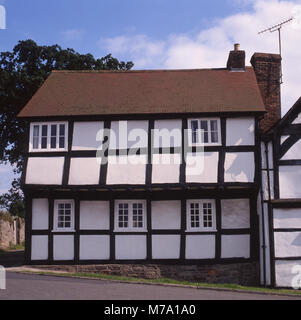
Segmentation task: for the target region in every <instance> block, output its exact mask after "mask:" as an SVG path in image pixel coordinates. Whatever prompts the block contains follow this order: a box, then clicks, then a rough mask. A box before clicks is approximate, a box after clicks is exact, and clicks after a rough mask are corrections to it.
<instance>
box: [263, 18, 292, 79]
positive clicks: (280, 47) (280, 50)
mask: <svg viewBox="0 0 301 320" xmlns="http://www.w3.org/2000/svg"><path fill="white" fill-rule="evenodd" d="M293 20H294V17H291V18H289V19H287V20H285V21H283V22H280V23H278V24H276V25H274V26H272V27H270V28H267V29H264V30H262V31H260V32H258V34H263V33H266V32H268V31H269V32H276V31H278V36H279V37H278V38H279V54H280V56H282V46H281V29H282V26H283V25H285V24H287V23H289V22H291V21H293ZM280 72H281V74H280V84H282V83H283V81H282V79H283V74H282V65H281V71H280Z"/></svg>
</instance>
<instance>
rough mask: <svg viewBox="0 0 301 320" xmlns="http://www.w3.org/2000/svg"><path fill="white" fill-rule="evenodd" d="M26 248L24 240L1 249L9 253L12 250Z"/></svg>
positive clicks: (2, 251)
mask: <svg viewBox="0 0 301 320" xmlns="http://www.w3.org/2000/svg"><path fill="white" fill-rule="evenodd" d="M24 248H25V243H24V242H22V243H21V244H16V245H11V246H9V248H7V249H0V253H7V252H10V251H16V250H24Z"/></svg>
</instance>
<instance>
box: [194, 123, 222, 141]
mask: <svg viewBox="0 0 301 320" xmlns="http://www.w3.org/2000/svg"><path fill="white" fill-rule="evenodd" d="M188 128H189V130H190V133H189V142H190V143H189V144H190V145H191V146H199V145H203V144H204V145H218V144H220V120H219V119H217V118H212V119H191V120H189V121H188Z"/></svg>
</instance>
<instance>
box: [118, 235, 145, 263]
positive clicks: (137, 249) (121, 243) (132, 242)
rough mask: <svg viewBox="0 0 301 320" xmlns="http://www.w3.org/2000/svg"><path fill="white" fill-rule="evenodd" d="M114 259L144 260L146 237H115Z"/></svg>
mask: <svg viewBox="0 0 301 320" xmlns="http://www.w3.org/2000/svg"><path fill="white" fill-rule="evenodd" d="M115 243H116V259H117V260H145V259H146V236H145V235H137V236H136V235H124V236H123V235H122V236H116V238H115Z"/></svg>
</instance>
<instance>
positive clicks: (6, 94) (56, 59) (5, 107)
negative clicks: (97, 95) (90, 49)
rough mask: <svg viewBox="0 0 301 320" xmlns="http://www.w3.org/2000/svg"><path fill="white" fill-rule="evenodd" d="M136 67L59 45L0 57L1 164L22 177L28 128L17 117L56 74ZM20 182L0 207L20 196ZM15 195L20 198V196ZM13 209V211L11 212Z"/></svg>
mask: <svg viewBox="0 0 301 320" xmlns="http://www.w3.org/2000/svg"><path fill="white" fill-rule="evenodd" d="M133 66H134V64H133V63H132V62H123V61H119V60H118V59H116V58H114V57H112V55H111V54H109V55H107V56H105V57H103V58H99V59H95V58H94V57H93V55H91V54H79V53H78V52H76V51H74V50H73V49H69V48H68V49H62V48H61V47H60V46H59V45H53V46H39V45H38V44H37V43H36V42H34V41H33V40H26V41H19V43H18V44H17V45H16V46H15V47H14V49H13V50H12V52H1V53H0V163H7V162H9V163H10V164H12V165H13V166H14V167H15V171H16V173H20V172H21V170H22V166H23V156H24V152H25V148H26V145H25V138H26V134H25V127H24V125H23V123H22V122H21V121H19V120H18V119H17V114H18V113H19V112H20V110H21V109H22V108H23V107H24V106H25V105H26V103H27V102H28V101H29V100H30V99H31V97H32V96H33V95H34V94H35V92H36V91H37V90H38V89H39V88H40V86H41V85H42V84H43V82H44V81H45V80H46V78H47V77H48V75H49V74H50V72H51V71H52V70H130V69H131V68H132V67H133ZM18 182H19V181H18V180H16V181H15V182H14V186H13V187H12V189H11V190H10V191H9V193H8V194H6V195H4V196H1V197H0V206H5V207H6V208H7V205H8V204H9V203H10V201H9V199H11V200H12V201H16V198H17V197H18V196H20V192H19V190H18V187H19V184H18ZM15 192H17V193H18V194H17V195H16V194H15ZM7 209H9V208H7Z"/></svg>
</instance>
